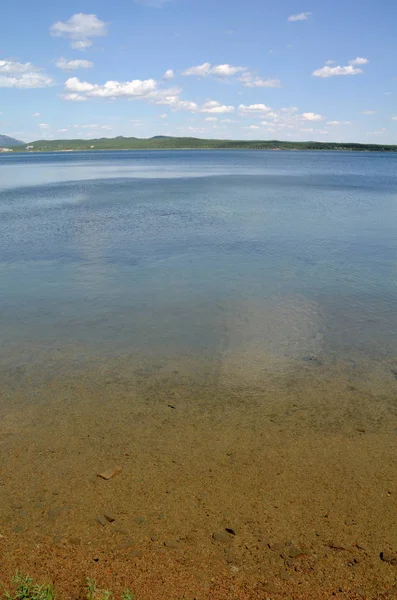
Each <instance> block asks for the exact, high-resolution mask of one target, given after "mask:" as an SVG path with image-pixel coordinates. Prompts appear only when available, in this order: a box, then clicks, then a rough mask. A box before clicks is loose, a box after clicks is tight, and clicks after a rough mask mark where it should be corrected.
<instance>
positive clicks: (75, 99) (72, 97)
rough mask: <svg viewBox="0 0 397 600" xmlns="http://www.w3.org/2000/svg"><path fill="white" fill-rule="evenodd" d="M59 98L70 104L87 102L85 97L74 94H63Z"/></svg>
mask: <svg viewBox="0 0 397 600" xmlns="http://www.w3.org/2000/svg"><path fill="white" fill-rule="evenodd" d="M61 98H63V99H64V100H69V101H70V102H85V101H86V100H87V98H86V97H85V96H82V95H81V94H75V93H71V94H63V95H62V96H61Z"/></svg>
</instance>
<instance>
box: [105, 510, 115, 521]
mask: <svg viewBox="0 0 397 600" xmlns="http://www.w3.org/2000/svg"><path fill="white" fill-rule="evenodd" d="M103 516H104V517H105V519H106V521H108V522H109V523H114V522H115V520H116V519H115V518H114V517H113V516H112V514H111V513H108V512H106V513H103Z"/></svg>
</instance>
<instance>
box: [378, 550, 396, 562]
mask: <svg viewBox="0 0 397 600" xmlns="http://www.w3.org/2000/svg"><path fill="white" fill-rule="evenodd" d="M380 558H381V560H383V562H387V563H389V564H391V565H397V555H396V554H392V553H391V552H381V553H380Z"/></svg>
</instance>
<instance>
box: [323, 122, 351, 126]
mask: <svg viewBox="0 0 397 600" xmlns="http://www.w3.org/2000/svg"><path fill="white" fill-rule="evenodd" d="M327 125H351V121H328V122H327Z"/></svg>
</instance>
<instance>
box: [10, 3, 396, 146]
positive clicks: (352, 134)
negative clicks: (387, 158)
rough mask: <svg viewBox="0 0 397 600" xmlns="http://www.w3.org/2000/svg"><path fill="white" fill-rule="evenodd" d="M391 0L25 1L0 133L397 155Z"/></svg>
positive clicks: (14, 14)
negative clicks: (395, 147)
mask: <svg viewBox="0 0 397 600" xmlns="http://www.w3.org/2000/svg"><path fill="white" fill-rule="evenodd" d="M396 25H397V2H396V0H378V2H374V1H373V0H347V1H346V0H343V1H342V0H333V1H332V2H331V1H330V0H277V1H275V0H272V1H268V0H245V1H244V2H242V1H241V0H112V1H110V0H95V1H94V0H69V1H68V2H59V1H58V2H54V1H53V0H51V1H50V0H35V2H31V0H20V1H19V2H14V3H8V6H7V12H5V11H4V10H3V11H2V13H1V20H0V133H2V134H7V135H10V136H12V137H16V138H18V139H21V140H23V141H26V142H28V141H33V140H38V139H60V138H70V139H76V138H97V137H115V136H118V135H123V136H136V137H151V136H154V135H173V136H192V137H201V138H219V139H253V140H254V139H263V140H266V139H277V140H318V141H340V142H363V143H391V144H395V143H397V64H396V56H397V35H396Z"/></svg>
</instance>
